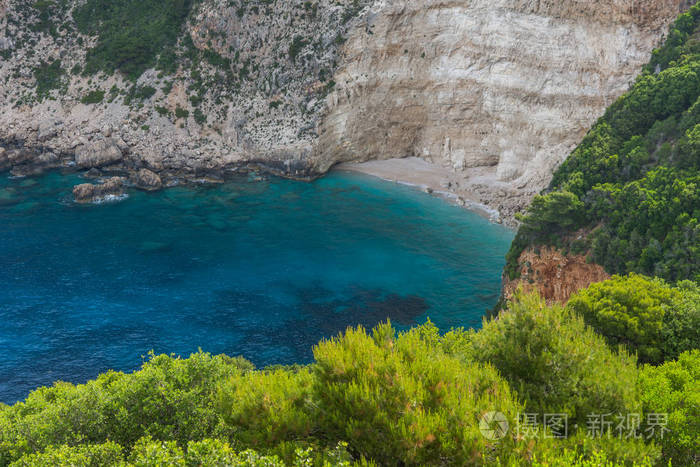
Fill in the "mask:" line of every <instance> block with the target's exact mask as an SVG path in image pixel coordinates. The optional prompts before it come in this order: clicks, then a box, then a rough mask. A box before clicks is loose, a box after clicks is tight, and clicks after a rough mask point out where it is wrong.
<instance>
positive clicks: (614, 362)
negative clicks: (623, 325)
mask: <svg viewBox="0 0 700 467" xmlns="http://www.w3.org/2000/svg"><path fill="white" fill-rule="evenodd" d="M472 346H473V358H474V359H475V360H477V361H481V362H484V363H490V364H492V365H493V366H494V367H496V369H497V370H498V371H499V372H500V374H501V375H502V376H503V377H504V378H505V379H506V380H507V381H508V383H509V384H510V385H511V387H512V388H513V389H514V390H516V391H517V392H518V395H519V396H520V397H522V398H524V400H525V406H526V409H527V411H528V412H533V413H540V414H544V413H565V414H567V415H568V417H569V420H570V423H571V424H572V425H573V424H576V423H577V424H578V425H579V426H586V422H587V416H588V415H589V414H592V413H608V412H610V413H633V412H635V411H638V408H639V407H638V402H637V399H636V393H635V389H634V386H635V381H636V377H637V369H636V362H635V359H634V357H630V356H629V355H628V354H626V353H625V352H624V351H621V352H620V353H619V354H617V353H615V352H613V351H612V350H611V349H610V348H608V347H607V345H606V344H605V341H604V340H603V338H602V337H600V336H598V335H597V334H595V333H594V332H593V331H592V330H591V329H590V328H587V327H586V325H585V324H584V322H583V319H581V318H580V317H577V316H576V315H575V314H573V313H571V312H569V311H568V310H566V309H564V308H563V307H561V306H559V305H553V306H551V307H549V306H547V305H546V304H545V303H544V301H543V300H542V299H540V298H539V297H538V296H537V295H536V294H531V295H519V296H518V297H516V299H515V300H514V301H513V302H512V303H510V305H509V307H508V310H505V311H503V312H501V314H500V315H499V316H498V318H497V319H492V320H490V321H486V322H484V325H483V329H482V330H481V331H479V332H478V333H476V334H475V335H474V336H473V338H472Z"/></svg>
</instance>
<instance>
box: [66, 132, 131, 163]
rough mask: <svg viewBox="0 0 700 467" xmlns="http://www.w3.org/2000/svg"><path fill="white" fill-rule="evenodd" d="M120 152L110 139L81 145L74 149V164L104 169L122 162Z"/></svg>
mask: <svg viewBox="0 0 700 467" xmlns="http://www.w3.org/2000/svg"><path fill="white" fill-rule="evenodd" d="M122 157H123V154H122V150H121V149H120V148H119V146H118V145H117V143H116V142H115V141H114V140H112V139H111V138H105V139H103V140H98V141H93V142H91V143H88V144H83V145H81V146H78V147H77V148H76V149H75V163H76V164H77V165H78V166H79V167H83V168H91V167H104V166H105V165H110V164H115V163H117V162H120V161H121V160H122Z"/></svg>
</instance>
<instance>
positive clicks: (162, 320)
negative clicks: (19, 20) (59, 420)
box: [0, 173, 513, 403]
mask: <svg viewBox="0 0 700 467" xmlns="http://www.w3.org/2000/svg"><path fill="white" fill-rule="evenodd" d="M82 181H83V180H82V179H81V178H80V177H79V176H78V175H61V174H58V173H52V174H49V175H46V176H43V177H40V178H37V179H10V178H8V177H7V175H1V176H0V401H2V402H5V403H14V402H15V401H17V400H20V399H23V398H25V397H26V396H27V394H28V393H29V391H30V390H32V389H34V388H36V387H37V386H41V385H49V384H51V383H52V382H54V381H56V380H64V381H71V382H76V383H79V382H84V381H86V380H88V379H91V378H94V377H95V376H96V375H97V374H98V373H100V372H102V371H105V370H107V369H110V368H112V369H117V370H123V371H131V370H134V369H137V368H138V367H139V366H140V365H141V363H142V356H143V355H145V354H147V352H148V351H149V350H151V349H153V350H155V351H156V352H157V353H174V354H179V355H183V356H187V355H189V354H190V353H192V352H195V351H197V349H198V348H201V349H203V350H204V351H207V352H212V353H215V354H217V353H227V354H230V355H243V356H245V357H246V358H248V359H250V360H252V361H253V362H254V363H255V364H256V365H259V366H263V365H268V364H275V363H281V364H289V363H306V362H309V361H310V360H311V359H312V353H311V347H312V346H313V345H314V344H315V343H316V342H318V340H320V339H321V338H323V337H328V336H333V335H336V334H337V333H338V332H339V331H341V330H344V329H345V328H346V327H347V326H349V325H356V324H363V325H365V326H373V325H375V324H376V323H378V322H379V321H382V320H385V319H386V318H391V320H392V322H394V323H395V324H396V325H397V327H399V328H402V327H408V326H411V325H413V324H416V323H422V322H424V321H425V320H426V319H427V318H428V317H430V319H431V320H432V321H433V322H435V323H436V324H437V325H438V326H439V327H440V328H442V329H447V328H449V327H456V326H465V327H477V326H479V325H480V323H481V318H482V316H483V314H484V311H485V310H486V309H487V308H490V307H492V306H493V305H494V304H495V303H496V300H497V298H498V294H499V291H500V274H501V269H502V267H503V265H504V255H505V253H506V251H507V249H508V246H509V244H510V241H511V240H512V237H513V234H512V232H511V231H509V230H507V229H505V228H503V227H501V226H498V225H494V224H491V223H489V222H488V221H487V220H485V219H483V218H482V217H480V216H478V215H476V214H474V213H471V212H468V211H465V210H464V209H461V208H458V207H455V206H451V205H449V204H448V203H446V202H445V201H443V200H440V199H437V198H434V197H432V196H429V195H426V194H424V193H421V192H419V191H418V190H415V189H413V188H410V187H406V186H402V185H397V184H393V183H389V182H384V181H381V180H379V179H375V178H372V177H365V176H362V175H355V174H341V173H335V174H331V175H330V176H328V177H325V178H323V179H321V180H319V181H317V182H314V183H303V182H294V181H289V180H280V179H274V178H273V179H270V180H266V181H263V182H252V181H249V180H248V179H247V178H241V180H238V181H236V182H232V183H228V184H225V185H221V186H213V187H212V186H201V187H177V188H171V189H168V190H165V191H162V192H158V193H143V192H138V191H132V192H130V197H129V198H128V199H126V200H123V201H121V202H117V203H111V204H102V205H77V204H75V203H73V202H71V195H70V193H71V188H72V186H73V185H74V184H76V183H81V182H82Z"/></svg>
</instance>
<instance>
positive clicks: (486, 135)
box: [316, 0, 685, 214]
mask: <svg viewBox="0 0 700 467" xmlns="http://www.w3.org/2000/svg"><path fill="white" fill-rule="evenodd" d="M684 6H685V5H684V2H683V1H681V0H642V1H639V0H593V1H592V0H566V1H544V0H471V1H457V0H423V1H419V2H417V1H415V0H395V1H381V2H377V3H376V4H375V6H374V8H373V9H372V11H371V13H370V14H368V15H367V16H366V19H365V21H364V27H362V28H359V29H357V30H356V31H355V32H354V33H353V34H352V36H351V37H350V40H349V41H348V43H347V44H346V46H345V48H344V49H343V57H342V61H341V63H342V66H341V68H340V70H339V71H338V73H337V74H336V78H335V80H336V82H337V83H338V84H337V86H336V90H335V92H334V93H333V94H332V95H331V96H330V97H329V111H328V114H327V116H326V117H325V118H324V120H323V123H322V126H321V136H320V140H319V144H317V146H316V151H317V152H319V153H321V154H322V155H323V157H320V158H319V159H320V160H321V161H322V162H323V163H324V164H325V165H323V166H322V167H321V169H325V168H327V167H328V166H329V165H330V164H332V163H333V162H335V161H337V160H357V159H374V158H393V157H404V156H409V155H412V156H419V157H423V158H426V159H428V160H431V161H433V162H435V163H437V164H441V165H447V166H450V167H451V168H452V169H453V170H454V171H457V172H459V173H461V174H462V180H463V182H462V188H464V189H467V190H469V191H477V192H478V193H480V195H481V198H482V201H483V202H485V203H486V204H489V203H491V204H492V205H493V204H495V207H498V208H499V209H500V210H501V211H506V214H509V213H512V212H513V211H514V210H520V209H521V208H523V207H524V206H525V205H526V204H527V203H528V202H529V200H530V199H531V197H532V196H533V195H534V194H535V193H537V192H539V191H540V190H541V189H542V188H544V187H545V186H546V185H547V184H548V183H549V181H550V179H551V174H552V171H553V169H554V168H555V167H556V166H557V165H558V164H560V163H561V162H562V161H563V160H564V159H565V158H566V156H567V155H568V154H569V153H570V152H571V150H572V149H573V148H574V147H575V146H576V144H578V143H579V142H580V140H581V139H582V137H583V136H584V135H585V133H586V132H587V130H588V129H589V128H590V126H591V125H592V123H593V122H594V121H595V120H596V119H597V118H598V117H599V116H601V115H602V113H603V112H604V110H605V108H606V107H607V106H608V105H609V104H610V103H611V102H612V101H613V100H614V99H616V98H617V97H618V96H620V95H621V94H622V93H623V92H624V91H625V90H627V88H628V85H629V83H630V81H631V80H632V79H633V78H634V77H635V75H636V74H637V73H638V72H639V70H640V69H641V67H642V66H643V65H644V64H646V62H647V61H648V59H649V54H650V52H651V51H652V49H653V48H654V47H655V46H656V45H657V44H658V43H659V40H660V38H661V37H662V35H663V33H664V32H665V31H666V28H667V26H668V24H669V22H670V21H671V20H672V19H674V18H675V17H676V15H677V14H678V13H679V10H681V9H682V8H683V7H684ZM499 192H500V193H501V195H500V196H494V194H495V193H499ZM504 194H505V196H504ZM494 198H495V199H494ZM504 198H505V199H504Z"/></svg>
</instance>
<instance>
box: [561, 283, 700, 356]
mask: <svg viewBox="0 0 700 467" xmlns="http://www.w3.org/2000/svg"><path fill="white" fill-rule="evenodd" d="M568 308H569V309H570V310H572V311H573V312H575V313H577V314H579V315H580V316H582V317H583V318H584V320H585V322H586V323H587V324H589V325H590V326H591V327H592V328H593V329H595V330H596V331H598V332H599V333H601V334H602V335H603V336H605V338H606V339H607V341H608V343H610V344H611V345H613V346H617V345H619V344H623V345H625V346H626V347H627V348H628V349H630V350H632V351H635V352H637V353H638V356H639V360H640V361H641V362H643V363H655V364H659V363H663V362H664V361H668V360H673V359H675V358H678V355H679V354H681V353H682V352H684V351H686V350H692V349H693V348H697V347H698V344H699V343H700V288H698V286H697V284H696V283H694V282H691V281H684V282H682V283H680V284H679V286H678V287H671V286H670V285H668V284H667V283H666V282H664V281H663V280H662V279H658V278H657V279H648V278H646V277H643V276H638V275H635V274H632V275H630V276H629V277H619V276H617V277H614V278H613V279H611V280H609V281H606V282H602V283H600V284H593V285H591V286H590V287H589V288H588V289H584V290H582V291H580V292H579V293H578V294H576V295H575V296H574V297H572V299H571V300H570V301H569V304H568Z"/></svg>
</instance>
